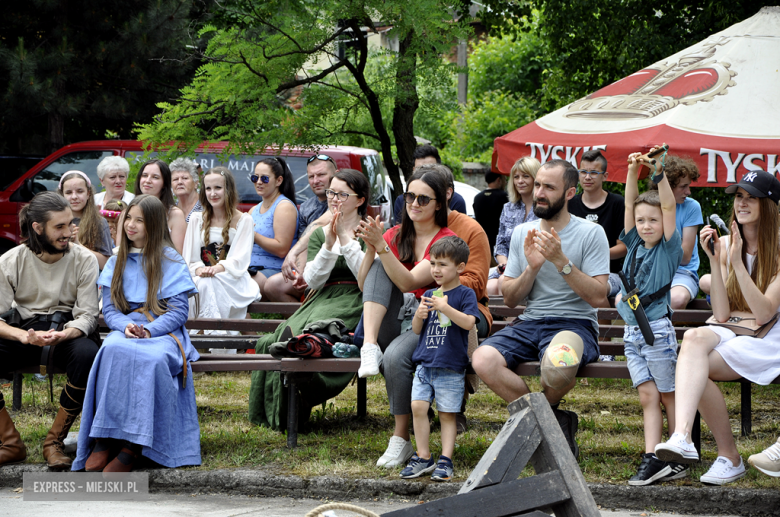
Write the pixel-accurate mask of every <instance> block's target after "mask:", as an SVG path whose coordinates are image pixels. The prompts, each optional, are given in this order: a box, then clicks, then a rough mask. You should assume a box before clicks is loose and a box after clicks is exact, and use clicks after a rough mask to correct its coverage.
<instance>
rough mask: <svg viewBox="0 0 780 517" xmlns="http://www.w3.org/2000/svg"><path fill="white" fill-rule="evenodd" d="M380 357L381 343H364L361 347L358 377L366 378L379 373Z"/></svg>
mask: <svg viewBox="0 0 780 517" xmlns="http://www.w3.org/2000/svg"><path fill="white" fill-rule="evenodd" d="M380 357H382V350H381V349H380V348H379V345H375V344H373V343H364V344H363V346H362V347H361V349H360V368H359V369H358V377H360V378H361V379H365V378H366V377H371V376H372V375H377V374H379V358H380Z"/></svg>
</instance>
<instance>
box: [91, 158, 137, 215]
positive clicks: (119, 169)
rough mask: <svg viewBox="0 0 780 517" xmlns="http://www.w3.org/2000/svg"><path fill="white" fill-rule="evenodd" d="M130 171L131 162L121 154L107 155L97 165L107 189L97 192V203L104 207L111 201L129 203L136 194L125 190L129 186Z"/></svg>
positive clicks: (99, 176) (102, 182) (104, 186)
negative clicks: (128, 176)
mask: <svg viewBox="0 0 780 517" xmlns="http://www.w3.org/2000/svg"><path fill="white" fill-rule="evenodd" d="M129 173H130V164H129V163H127V160H125V159H124V158H122V157H121V156H106V157H105V158H103V159H102V160H100V163H98V166H97V175H98V179H99V180H100V183H101V184H102V185H103V188H104V189H105V190H104V191H103V192H100V193H98V194H95V198H94V199H95V204H96V205H97V206H98V208H103V207H104V206H106V203H108V202H109V201H114V200H116V201H122V202H123V203H129V202H130V201H132V200H133V198H134V197H135V194H133V193H132V192H128V191H126V190H125V188H126V187H127V175H128V174H129Z"/></svg>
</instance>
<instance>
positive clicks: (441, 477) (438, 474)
mask: <svg viewBox="0 0 780 517" xmlns="http://www.w3.org/2000/svg"><path fill="white" fill-rule="evenodd" d="M431 479H432V480H434V481H449V480H450V479H452V460H451V459H449V458H448V457H447V456H439V461H438V462H437V463H436V469H434V471H433V474H431Z"/></svg>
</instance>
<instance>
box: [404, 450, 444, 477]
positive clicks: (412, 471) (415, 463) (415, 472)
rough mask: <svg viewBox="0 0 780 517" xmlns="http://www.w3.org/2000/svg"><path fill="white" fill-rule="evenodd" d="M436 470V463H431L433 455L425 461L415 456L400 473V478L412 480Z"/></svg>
mask: <svg viewBox="0 0 780 517" xmlns="http://www.w3.org/2000/svg"><path fill="white" fill-rule="evenodd" d="M435 468H436V462H435V461H433V454H431V457H430V458H428V459H427V460H424V459H421V458H420V457H419V456H417V454H414V455H413V456H412V459H410V460H409V464H408V465H406V468H405V469H403V470H402V471H401V477H402V478H404V479H414V478H418V477H420V476H422V475H423V474H427V473H428V472H431V471H433V469H435Z"/></svg>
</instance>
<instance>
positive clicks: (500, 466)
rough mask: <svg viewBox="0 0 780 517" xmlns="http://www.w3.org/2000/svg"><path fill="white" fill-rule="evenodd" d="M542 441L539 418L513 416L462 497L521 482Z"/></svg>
mask: <svg viewBox="0 0 780 517" xmlns="http://www.w3.org/2000/svg"><path fill="white" fill-rule="evenodd" d="M541 440H542V438H541V435H540V434H539V429H538V426H537V424H536V418H535V417H534V416H533V414H532V413H531V412H530V411H529V410H527V409H525V410H523V411H521V412H520V413H517V414H511V415H509V418H508V419H507V421H506V422H505V423H504V427H502V428H501V431H500V432H499V433H498V436H496V437H495V438H494V439H493V442H492V443H491V444H490V447H489V448H488V450H487V451H486V452H485V454H483V455H482V458H480V460H479V463H477V466H476V467H474V470H472V471H471V475H470V476H469V478H468V479H467V480H466V482H465V483H464V484H463V486H462V487H461V489H460V491H459V492H458V494H467V493H469V492H471V491H472V490H477V489H482V488H484V487H486V486H490V485H495V484H497V483H503V482H506V481H512V480H514V479H517V478H518V477H519V476H520V472H522V471H523V469H524V468H525V466H526V464H527V463H528V460H529V459H530V458H531V455H532V454H533V453H534V452H535V451H536V448H537V447H539V443H540V442H541ZM510 471H511V473H510ZM513 474H514V475H513Z"/></svg>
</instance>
